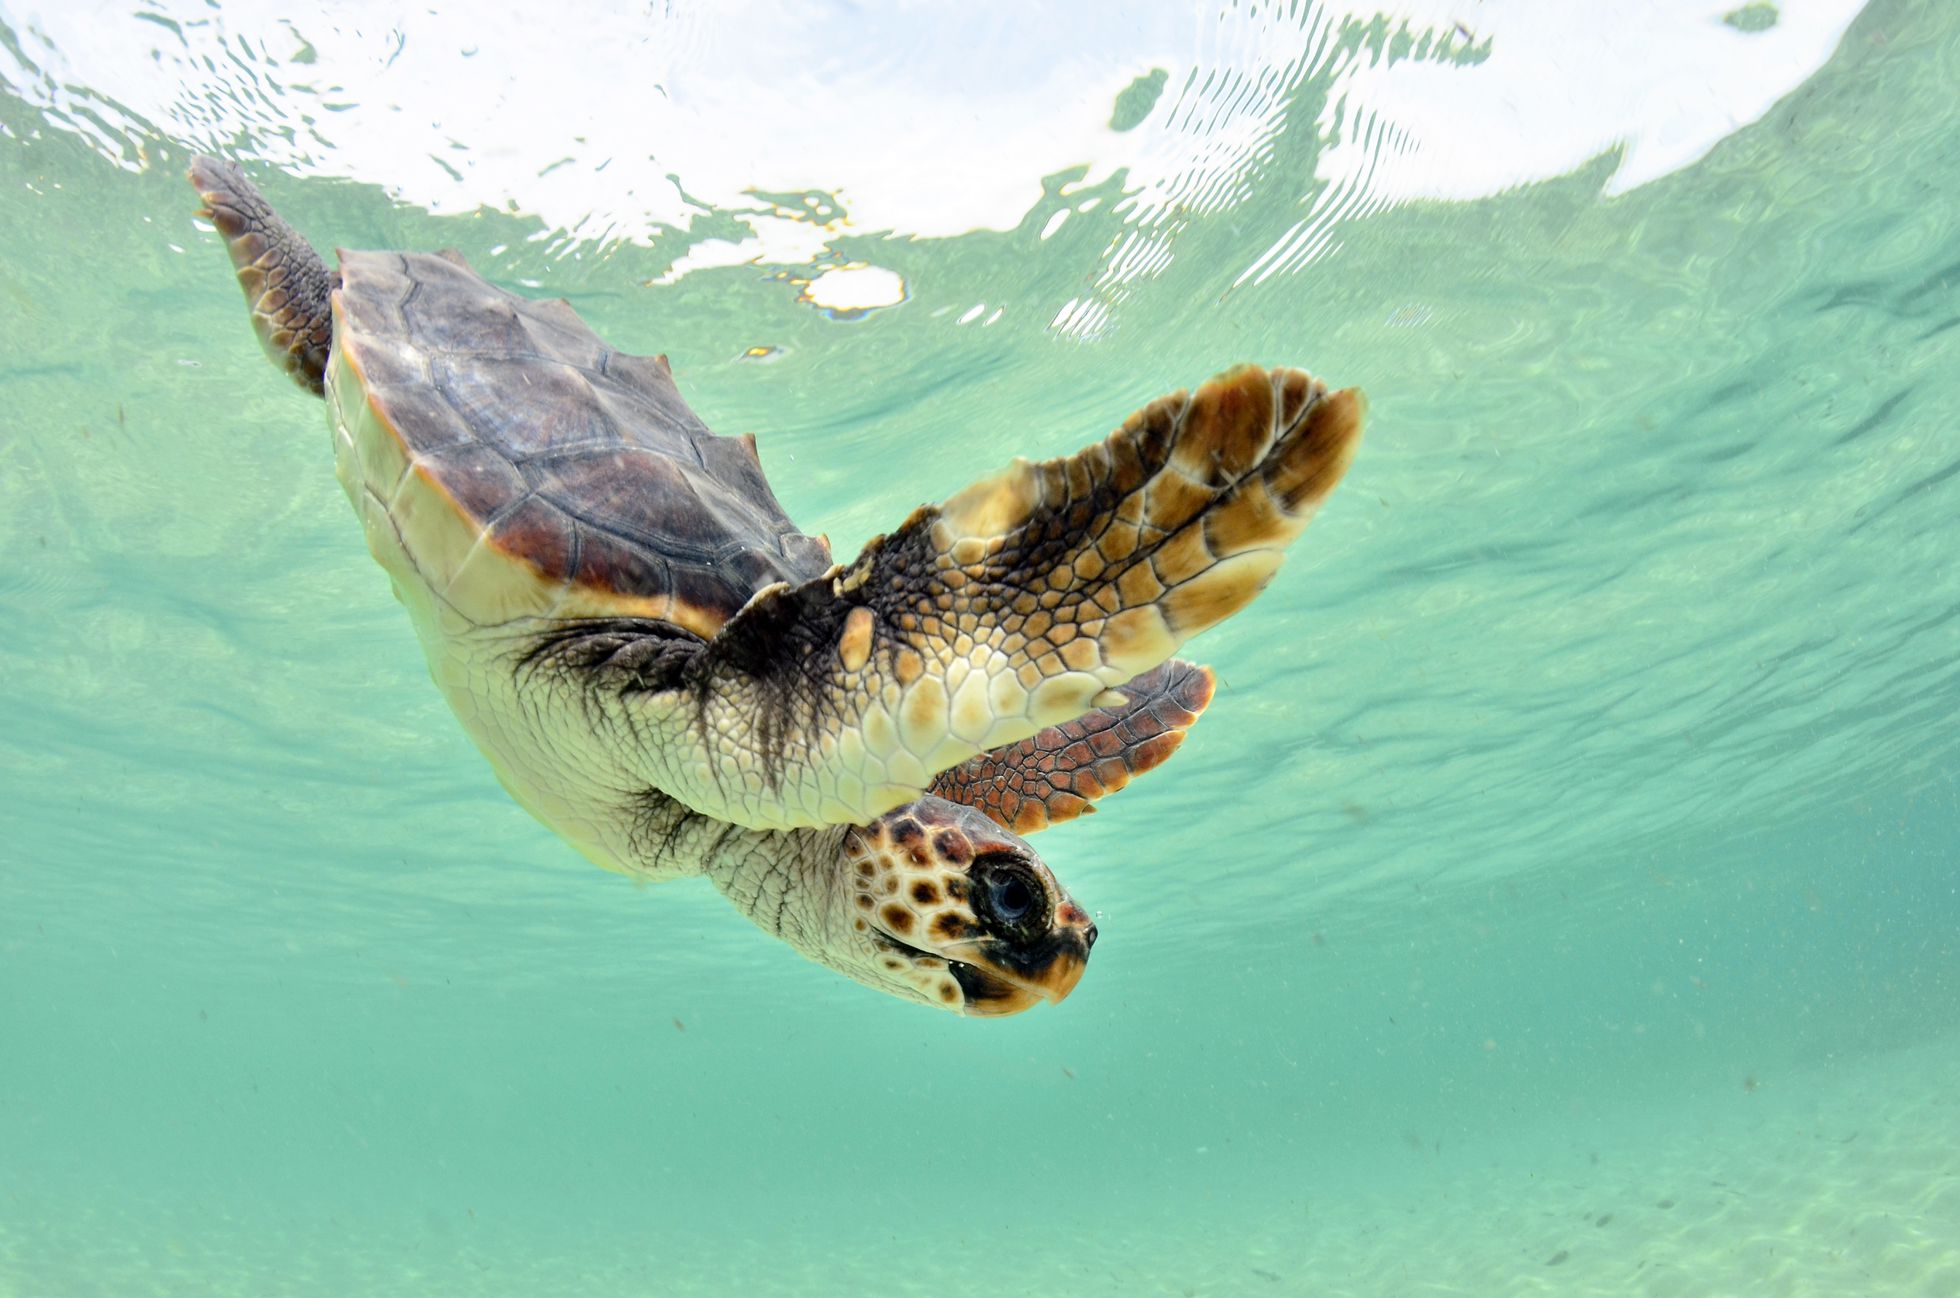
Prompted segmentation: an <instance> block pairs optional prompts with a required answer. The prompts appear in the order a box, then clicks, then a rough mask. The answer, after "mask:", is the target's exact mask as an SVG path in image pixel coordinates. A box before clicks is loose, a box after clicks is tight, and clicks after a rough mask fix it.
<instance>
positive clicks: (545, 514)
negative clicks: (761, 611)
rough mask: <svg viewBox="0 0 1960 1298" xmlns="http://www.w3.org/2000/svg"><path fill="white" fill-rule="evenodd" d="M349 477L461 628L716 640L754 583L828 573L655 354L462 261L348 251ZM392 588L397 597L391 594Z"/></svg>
mask: <svg viewBox="0 0 1960 1298" xmlns="http://www.w3.org/2000/svg"><path fill="white" fill-rule="evenodd" d="M340 266H341V271H340V275H341V278H340V287H339V288H338V290H337V291H336V292H335V293H334V297H333V312H334V318H333V358H332V361H331V363H330V366H329V371H328V385H327V386H328V397H329V400H330V401H331V402H332V404H333V408H334V423H335V427H336V432H337V438H338V445H337V447H336V450H337V452H338V459H339V463H340V470H341V480H342V484H343V485H344V486H345V487H346V489H347V492H348V495H349V496H350V497H351V498H352V499H353V500H354V503H355V505H356V507H357V509H359V510H360V511H361V513H362V516H363V519H364V521H365V522H366V524H367V527H368V533H369V542H370V545H371V546H372V548H373V549H374V550H375V553H376V557H378V558H380V559H381V560H382V562H383V563H384V565H386V566H388V567H389V568H390V570H391V571H393V572H394V573H395V576H396V578H397V581H398V583H399V582H400V581H402V580H403V579H404V578H410V579H419V581H420V582H421V583H422V584H424V585H425V586H426V587H427V588H428V590H429V591H430V592H431V593H432V594H433V595H434V596H436V598H437V599H438V600H439V601H441V602H442V603H444V604H446V605H448V606H449V607H450V608H451V609H453V610H454V611H455V612H457V613H460V614H461V615H463V616H464V617H465V618H467V619H468V620H470V621H472V622H476V623H479V624H481V623H494V622H503V621H508V620H511V619H513V618H518V617H525V616H555V617H569V616H599V617H622V616H630V617H641V618H654V619H659V620H663V621H667V622H670V623H672V624H674V625H677V626H680V627H683V628H685V629H686V630H688V631H690V632H692V633H694V634H696V635H699V636H702V637H704V638H707V637H711V636H713V635H714V634H715V632H716V631H718V630H719V629H720V628H721V626H722V624H723V623H724V622H726V621H727V620H728V619H729V618H731V617H733V616H734V614H735V612H736V610H738V609H740V608H741V607H742V605H744V604H745V603H747V602H748V600H749V598H750V596H752V595H754V594H755V592H756V591H758V590H760V589H761V588H763V587H765V586H767V585H769V584H771V583H773V582H778V581H787V582H791V583H799V582H802V581H804V580H806V579H808V578H810V577H814V576H817V575H820V574H821V573H823V572H824V571H825V569H826V568H828V567H829V566H830V554H829V548H828V546H827V545H826V544H825V543H824V542H823V541H822V540H820V539H818V538H815V537H810V536H806V535H804V534H803V533H802V532H800V531H798V530H797V527H796V525H795V524H794V523H792V522H791V521H790V519H789V516H788V515H787V514H786V513H784V512H783V508H782V506H781V505H780V504H779V503H778V502H777V500H776V497H775V493H774V492H772V491H771V490H770V488H769V484H768V482H767V481H766V480H765V479H764V478H763V474H762V466H761V463H760V462H759V461H758V459H757V458H756V452H755V439H754V438H753V437H749V436H746V435H745V436H743V437H739V438H731V437H718V436H716V435H715V434H713V433H711V432H709V431H708V428H707V425H705V424H703V423H702V422H701V420H700V419H699V418H698V417H697V416H696V415H695V414H694V412H693V411H692V410H690V409H688V406H687V403H686V402H685V401H683V400H682V399H681V394H680V390H679V389H678V388H677V387H676V386H675V385H674V379H673V375H672V374H671V373H670V371H669V369H668V365H667V361H666V358H665V357H654V358H649V357H644V356H632V355H628V354H627V353H625V352H620V351H616V350H614V349H613V348H612V347H610V346H608V345H607V344H606V343H605V342H604V341H603V340H602V339H600V338H599V336H598V335H596V334H594V333H593V332H592V330H591V329H589V328H587V327H586V325H585V323H584V322H583V321H581V320H580V319H579V318H578V316H577V314H576V313H575V312H574V311H573V310H572V308H571V305H570V304H569V303H567V302H565V301H563V300H562V299H561V300H558V301H549V302H546V301H533V300H530V299H527V298H522V297H518V296H516V295H515V294H512V293H507V292H505V291H504V290H503V289H501V288H498V287H496V286H495V285H493V284H490V283H488V282H487V281H485V280H484V279H482V278H481V277H480V276H478V275H477V274H476V272H474V271H473V270H471V269H470V268H469V266H468V264H467V263H465V262H464V261H463V259H462V257H461V256H460V255H458V254H455V253H442V254H438V255H431V254H423V253H394V252H342V253H341V254H340ZM405 593H406V592H405Z"/></svg>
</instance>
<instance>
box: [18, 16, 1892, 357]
mask: <svg viewBox="0 0 1960 1298" xmlns="http://www.w3.org/2000/svg"><path fill="white" fill-rule="evenodd" d="M147 3H148V4H149V7H148V8H147V9H146V10H144V11H142V12H138V13H132V12H131V11H130V10H128V9H125V8H121V7H111V6H108V5H89V4H77V3H75V2H74V0H61V2H59V3H48V2H38V0H34V2H25V3H23V2H20V0H6V2H5V3H0V19H4V22H5V24H6V26H7V27H8V28H9V29H10V30H11V32H12V35H13V37H14V40H15V42H16V43H17V48H9V47H7V46H6V45H5V44H4V43H0V81H4V82H5V83H6V84H7V85H8V86H9V87H10V88H11V89H12V90H13V92H14V93H16V94H18V95H21V96H22V97H24V98H26V99H28V100H29V101H30V102H34V103H37V104H39V105H41V106H42V107H44V108H45V109H47V110H49V112H50V114H51V116H52V118H53V119H54V120H56V121H57V122H59V123H61V124H63V125H66V126H69V127H71V128H72V129H75V130H77V131H79V132H81V133H83V134H85V135H88V136H89V137H90V138H91V139H93V140H94V141H96V143H97V144H98V146H99V147H100V148H102V150H103V151H104V152H105V153H107V154H108V155H109V156H111V157H114V158H117V159H119V160H122V161H124V162H126V163H127V164H129V165H140V158H141V156H142V153H141V149H140V144H141V141H142V140H143V139H144V138H146V136H147V134H148V132H147V131H146V130H145V129H144V128H143V126H142V125H141V123H142V122H145V121H146V122H148V123H150V124H152V125H153V126H154V127H155V129H156V130H158V131H161V132H162V133H164V134H166V135H168V136H170V137H173V138H175V139H178V140H181V141H184V142H187V143H190V144H194V145H197V146H200V147H219V148H222V147H225V146H226V145H228V144H231V143H232V142H234V141H236V140H238V139H240V138H241V137H244V138H248V139H249V140H250V142H251V147H252V149H253V150H254V151H256V152H257V153H258V154H259V155H260V156H262V157H264V158H265V159H267V160H268V161H270V162H274V163H277V164H278V165H281V166H284V167H289V168H291V169H293V170H295V171H299V172H304V173H312V174H326V175H336V176H347V177H354V178H358V179H362V180H367V181H372V182H376V183H379V184H381V185H383V186H385V187H386V188H388V189H389V190H390V191H391V192H392V193H394V194H395V195H396V196H398V197H399V198H400V199H402V200H404V201H406V202H409V203H414V204H417V205H420V206H423V207H426V208H428V209H431V210H433V211H437V212H456V211H468V210H473V209H475V208H476V207H478V206H479V205H487V206H490V207H494V208H498V209H503V210H514V211H518V212H522V213H527V214H532V215H535V216H537V217H538V218H540V219H541V220H542V221H543V223H544V224H545V226H546V227H547V228H548V229H549V230H551V231H553V232H555V237H557V238H558V239H559V240H561V243H562V246H565V247H571V246H574V245H576V244H579V243H585V242H589V241H609V240H631V241H635V242H652V241H655V240H656V239H657V238H658V237H659V235H660V234H661V232H662V230H663V229H679V230H688V229H692V228H694V227H696V225H697V223H698V222H699V221H700V220H701V219H702V218H703V217H704V216H707V215H709V214H710V213H721V214H725V215H732V216H734V217H735V218H736V229H737V233H736V234H735V235H734V237H726V231H723V230H719V229H718V230H717V231H716V232H715V233H716V236H717V237H715V238H713V239H705V238H703V239H695V240H690V241H687V242H688V243H689V244H690V246H688V247H687V248H686V250H685V253H684V254H681V255H680V256H679V259H678V260H677V262H676V264H675V266H674V268H673V270H672V271H671V272H670V274H685V273H687V272H688V271H690V270H693V269H699V268H701V267H705V266H712V265H726V264H739V263H743V262H751V261H760V262H766V263H774V264H784V265H811V264H812V263H817V262H820V261H821V260H822V259H823V258H824V256H825V249H826V246H827V242H828V240H829V239H830V238H832V237H833V236H834V235H835V234H836V233H837V232H838V231H841V230H845V229H851V230H857V231H891V232H895V233H898V234H902V235H909V236H917V237H925V238H938V237H946V236H952V235H957V234H961V233H964V232H967V231H970V230H974V229H980V228H991V229H1006V228H1011V227H1013V226H1015V225H1017V224H1018V223H1019V222H1020V221H1021V220H1022V219H1023V218H1024V217H1025V216H1026V215H1027V214H1028V212H1029V211H1030V210H1032V209H1033V208H1034V207H1035V206H1036V204H1037V203H1038V202H1039V201H1040V199H1041V196H1042V186H1041V180H1042V177H1044V176H1049V175H1053V174H1055V173H1057V172H1061V171H1064V170H1065V169H1068V168H1071V167H1086V168H1087V179H1088V180H1089V181H1091V182H1093V181H1097V180H1101V179H1104V178H1106V177H1108V176H1110V175H1112V174H1113V173H1115V172H1116V171H1117V170H1118V169H1119V168H1121V169H1127V173H1128V187H1129V188H1131V189H1132V190H1133V191H1135V193H1134V196H1133V197H1132V199H1131V200H1130V205H1129V207H1128V208H1127V211H1128V213H1129V215H1130V217H1131V220H1132V222H1133V224H1134V225H1135V226H1136V227H1137V228H1136V230H1135V231H1134V232H1133V233H1134V235H1135V237H1134V238H1126V239H1124V240H1119V241H1118V244H1117V246H1114V247H1112V249H1111V250H1110V252H1109V254H1108V255H1107V258H1106V262H1105V271H1104V281H1105V283H1106V284H1108V283H1120V282H1121V281H1123V280H1125V279H1127V278H1133V277H1135V276H1139V275H1148V274H1151V273H1153V272H1154V270H1156V269H1158V268H1161V266H1162V265H1164V264H1166V263H1167V262H1168V260H1169V258H1170V256H1171V249H1170V243H1169V237H1168V236H1153V235H1152V234H1151V233H1150V227H1151V226H1152V225H1153V223H1154V222H1155V220H1156V218H1157V217H1158V216H1160V215H1161V214H1163V213H1165V212H1168V211H1171V210H1179V211H1182V212H1185V213H1189V212H1191V211H1193V210H1197V211H1206V210H1216V209H1218V208H1222V207H1227V206H1230V205H1231V204H1232V203H1233V202H1234V201H1236V198H1237V196H1238V193H1239V191H1238V189H1237V188H1236V187H1235V182H1236V181H1238V180H1239V179H1240V178H1241V177H1243V175H1244V174H1245V172H1246V170H1247V168H1248V167H1249V166H1250V165H1251V164H1252V163H1253V162H1254V161H1255V160H1256V159H1258V158H1259V157H1260V154H1261V150H1262V148H1263V147H1264V146H1266V145H1267V144H1268V143H1269V142H1270V141H1271V139H1272V138H1273V137H1274V135H1275V134H1276V133H1277V132H1278V131H1279V129H1280V128H1281V126H1282V124H1283V119H1284V116H1285V113H1286V111H1287V107H1288V104H1289V103H1290V102H1292V100H1291V98H1290V97H1291V95H1292V93H1293V92H1294V91H1295V90H1296V89H1297V87H1298V86H1299V85H1300V84H1301V82H1302V81H1303V80H1305V79H1309V78H1314V77H1326V78H1329V79H1330V84H1329V87H1328V91H1329V93H1328V94H1327V96H1326V99H1325V101H1324V106H1323V107H1322V108H1321V121H1320V123H1319V126H1320V129H1321V130H1322V131H1323V132H1327V131H1329V130H1330V129H1331V128H1332V127H1333V126H1334V125H1335V123H1336V121H1337V120H1338V122H1339V125H1340V129H1339V131H1338V136H1337V139H1336V141H1335V142H1334V143H1332V144H1330V145H1329V146H1328V147H1326V148H1324V149H1322V150H1320V151H1319V152H1318V154H1317V160H1316V161H1315V162H1314V163H1312V164H1311V165H1312V166H1313V167H1314V169H1315V171H1316V173H1317V175H1316V176H1307V175H1302V176H1300V177H1298V178H1297V180H1295V181H1293V182H1291V183H1293V184H1294V185H1295V186H1296V188H1297V190H1298V192H1299V193H1300V194H1301V195H1303V196H1304V195H1306V194H1308V193H1310V192H1313V191H1314V190H1315V189H1316V186H1315V184H1314V182H1315V180H1316V179H1318V180H1319V181H1321V182H1325V184H1324V187H1320V188H1319V192H1318V197H1317V198H1316V199H1315V200H1314V204H1313V206H1312V207H1311V208H1303V214H1302V219H1301V220H1300V222H1299V223H1298V224H1297V225H1295V226H1294V227H1293V229H1292V230H1290V231H1289V232H1288V233H1287V234H1286V235H1285V237H1283V238H1282V239H1280V240H1279V241H1278V242H1277V243H1275V244H1273V245H1272V246H1270V247H1268V248H1266V249H1265V250H1263V252H1262V253H1261V255H1260V256H1259V257H1258V258H1257V259H1255V260H1254V261H1252V262H1251V263H1250V264H1248V265H1247V266H1246V267H1245V268H1244V272H1243V274H1242V275H1241V279H1245V278H1263V277H1265V276H1267V275H1271V274H1275V273H1282V272H1284V271H1286V270H1289V269H1293V268H1296V267H1297V266H1299V265H1301V264H1304V263H1305V262H1306V261H1307V260H1309V259H1311V257H1313V256H1314V255H1316V254H1318V253H1319V252H1321V251H1323V250H1324V249H1325V248H1327V247H1329V246H1331V242H1332V240H1333V239H1334V237H1335V230H1336V229H1337V227H1338V225H1339V224H1340V222H1342V221H1344V220H1350V219H1355V218H1358V217H1362V216H1365V215H1367V214H1368V213H1370V212H1375V211H1379V210H1382V209H1383V208H1385V207H1388V206H1391V205H1393V204H1395V203H1397V202H1402V201H1406V200H1408V199H1411V198H1416V197H1429V198H1443V199H1469V198H1475V197H1479V196H1483V195H1488V194H1492V193H1496V192H1499V191H1501V190H1504V189H1506V188H1509V187H1512V186H1516V185H1519V184H1523V183H1528V182H1530V181H1534V180H1540V179H1544V178H1547V177H1551V176H1555V175H1559V174H1563V173H1566V172H1569V171H1571V170H1572V169H1574V168H1575V167H1577V166H1579V165H1581V164H1583V163H1585V162H1586V161H1588V160H1590V159H1592V158H1595V157H1597V156H1599V155H1600V154H1601V153H1603V152H1606V151H1608V150H1610V149H1613V148H1615V147H1619V148H1621V149H1622V150H1623V153H1622V157H1621V161H1620V164H1619V168H1618V171H1617V172H1616V173H1615V174H1614V176H1613V179H1612V181H1611V183H1610V186H1609V189H1611V190H1614V191H1623V190H1626V189H1629V188H1631V187H1633V186H1636V185H1639V184H1642V183H1645V182H1647V181H1649V180H1652V179H1654V178H1656V177H1658V176H1662V175H1665V174H1667V173H1669V172H1671V171H1674V170H1676V169H1678V168H1681V167H1683V166H1686V165H1688V164H1689V163H1692V162H1693V161H1694V160H1695V159H1697V158H1699V157H1701V156H1702V155H1703V154H1705V153H1706V152H1707V151H1708V150H1709V149H1710V148H1711V147H1713V146H1714V145H1715V144H1716V143H1717V142H1718V141H1719V140H1721V139H1722V138H1723V137H1724V136H1726V135H1728V134H1730V133H1731V132H1733V131H1735V130H1736V129H1738V128H1739V127H1741V126H1743V125H1746V124H1747V123H1749V122H1751V121H1754V120H1755V119H1757V118H1758V117H1760V116H1761V115H1762V114H1763V113H1764V112H1765V111H1767V110H1768V108H1769V107H1770V106H1771V105H1772V104H1773V103H1775V101H1776V100H1777V99H1779V98H1780V97H1782V96H1783V95H1785V94H1787V93H1789V92H1790V91H1791V90H1792V89H1794V88H1795V87H1796V86H1797V85H1799V84H1800V83H1801V82H1802V81H1803V80H1804V79H1805V78H1806V77H1808V76H1809V75H1810V74H1811V73H1812V72H1814V71H1815V70H1816V69H1817V68H1818V67H1819V66H1820V65H1821V64H1822V63H1823V62H1824V60H1825V59H1826V58H1828V56H1829V55H1830V53H1831V51H1832V50H1833V49H1834V48H1835V46H1836V44H1837V42H1838V40H1839V39H1840V38H1841V37H1842V35H1843V33H1844V30H1845V28H1846V27H1847V26H1848V24H1849V23H1850V21H1851V19H1852V18H1853V17H1855V16H1856V14H1857V12H1858V11H1859V9H1860V8H1862V6H1863V0H1783V3H1781V4H1780V5H1779V6H1778V7H1777V13H1776V18H1777V21H1776V22H1775V23H1774V25H1772V26H1769V27H1768V28H1767V29H1766V30H1762V31H1756V32H1748V33H1745V32H1743V31H1741V30H1738V29H1737V27H1735V26H1732V25H1729V24H1725V23H1724V22H1723V21H1722V15H1723V14H1724V12H1726V11H1729V10H1732V9H1734V8H1735V7H1736V6H1737V5H1738V4H1739V3H1741V0H1645V2H1643V3H1637V4H1630V3H1609V2H1607V0H1597V2H1594V3H1586V2H1584V0H1453V2H1451V0H1384V3H1382V4H1380V5H1367V4H1358V3H1351V2H1350V0H1335V2H1333V3H1326V4H1313V5H1308V4H1304V3H1295V4H1287V3H1283V2H1281V3H1273V2H1271V0H1268V2H1266V3H1260V4H1258V5H1256V6H1255V5H1251V4H1245V5H1222V6H1221V5H1218V4H1208V5H1199V6H1189V5H1171V4H1154V3H1144V2H1141V0H1118V2H1111V3H1093V4H1083V5H1069V6H1063V5H1057V4H1053V3H1052V2H1049V0H1018V2H1015V0H1002V2H999V3H992V4H987V5H962V4H950V3H948V4H923V3H904V2H902V0H894V2H893V3H882V4H867V5H861V6H860V5H851V4H845V3H829V4H822V3H816V4H813V3H765V2H763V0H748V2H731V3H718V4H713V5H694V4H689V3H684V2H681V0H667V2H666V3H659V2H656V3H652V4H646V3H640V4H631V5H628V4H619V3H601V2H599V0H562V2H561V3H560V4H559V5H558V6H556V7H555V8H556V12H554V13H550V14H548V15H547V14H546V12H545V10H544V8H543V7H541V6H538V5H536V4H530V3H526V4H514V3H501V2H499V3H487V2H486V3H474V4H469V5H458V6H455V7H454V8H441V7H438V8H436V9H434V10H433V11H432V10H429V9H426V8H418V9H416V10H415V11H413V12H405V11H403V10H402V9H400V8H399V7H397V6H394V5H383V4H374V3H367V4H363V3H328V4H323V5H318V6H313V7H309V8H307V9H306V10H304V11H295V10H294V9H293V8H292V7H290V6H287V5H280V4H275V3H271V2H270V0H228V2H227V3H224V4H222V5H214V4H211V3H207V2H206V0H147ZM1377 13H1385V14H1387V15H1388V16H1389V17H1390V19H1391V20H1392V21H1393V22H1396V23H1402V22H1406V23H1407V25H1408V27H1409V28H1410V29H1411V30H1412V31H1414V32H1416V33H1423V32H1429V33H1432V34H1435V35H1438V36H1443V37H1445V38H1446V39H1447V40H1449V41H1450V42H1452V45H1453V47H1455V48H1461V47H1463V46H1465V45H1466V44H1470V45H1474V47H1475V48H1476V49H1477V50H1478V52H1479V54H1480V56H1481V61H1480V62H1475V63H1461V62H1447V61H1438V60H1435V59H1414V58H1403V59H1399V60H1390V59H1378V58H1374V57H1371V56H1369V55H1366V54H1363V55H1361V56H1360V57H1353V56H1351V55H1343V54H1341V53H1340V51H1339V50H1338V49H1337V45H1338V42H1337V39H1336V37H1337V33H1338V30H1339V27H1340V24H1341V22H1342V21H1343V20H1344V19H1346V18H1350V17H1352V18H1359V19H1362V20H1367V19H1369V18H1372V17H1374V16H1375V15H1376V14H1377ZM1158 68H1161V69H1163V70H1164V71H1165V73H1166V74H1167V75H1166V76H1165V77H1164V78H1163V83H1164V87H1165V88H1164V90H1163V93H1162V96H1161V98H1159V99H1158V100H1157V101H1156V103H1155V105H1154V107H1153V108H1152V109H1151V110H1150V111H1149V112H1148V113H1147V114H1146V115H1145V116H1143V118H1142V120H1141V122H1140V123H1138V124H1137V125H1136V126H1135V127H1134V129H1131V130H1127V131H1121V130H1116V129H1112V126H1111V114H1112V106H1113V105H1114V104H1115V103H1116V101H1117V98H1118V96H1119V94H1121V93H1122V92H1123V91H1124V89H1125V87H1126V86H1129V85H1130V84H1131V83H1132V82H1133V80H1135V79H1136V78H1138V77H1141V76H1145V75H1147V74H1149V73H1150V72H1151V71H1152V69H1158ZM1262 183H1268V184H1271V183H1281V184H1284V183H1288V182H1287V181H1286V180H1285V178H1284V177H1283V176H1282V177H1279V178H1277V179H1275V178H1273V177H1271V176H1268V177H1266V178H1265V179H1264V180H1263V181H1262ZM806 195H815V196H816V197H814V198H806V197H805V196H806ZM1054 219H1059V218H1051V220H1054ZM724 223H725V218H724ZM677 253H679V248H678V247H677ZM871 283H872V281H871V280H870V279H867V278H864V277H859V279H858V281H857V283H856V285H855V286H854V290H865V289H867V288H868V287H869V286H870V285H871ZM894 291H897V290H894ZM853 300H856V299H853ZM1065 314H1066V312H1065ZM1058 323H1059V322H1058Z"/></svg>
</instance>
